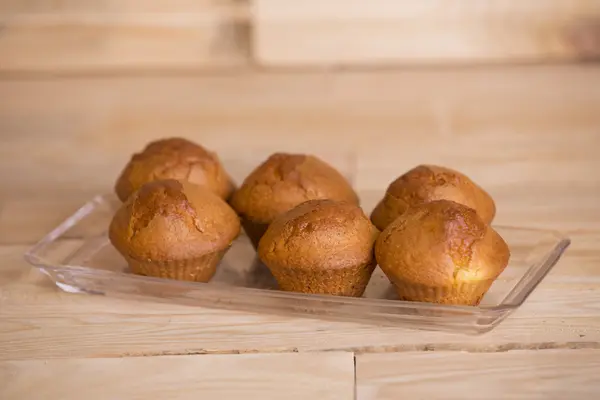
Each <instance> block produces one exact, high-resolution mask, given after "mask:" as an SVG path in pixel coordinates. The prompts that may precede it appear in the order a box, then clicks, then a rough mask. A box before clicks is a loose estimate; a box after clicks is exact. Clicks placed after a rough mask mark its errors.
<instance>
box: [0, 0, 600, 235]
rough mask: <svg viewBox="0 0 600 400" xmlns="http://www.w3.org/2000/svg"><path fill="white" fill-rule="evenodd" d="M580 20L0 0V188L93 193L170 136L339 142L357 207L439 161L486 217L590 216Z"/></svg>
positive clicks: (520, 10)
mask: <svg viewBox="0 0 600 400" xmlns="http://www.w3.org/2000/svg"><path fill="white" fill-rule="evenodd" d="M599 18H600V1H597V0H531V1H527V2H516V1H512V0H487V1H480V0H447V1H442V0H423V1H419V2H413V1H389V0H373V1H369V0H347V1H342V0H327V1H319V2H317V1H313V0H310V1H303V2H297V1H291V0H253V1H239V0H237V1H236V0H221V1H218V0H193V1H192V0H173V1H170V0H123V1H119V0H86V1H83V0H29V1H19V0H4V1H1V2H0V135H1V140H2V145H1V147H0V152H1V153H0V155H1V156H2V157H1V158H0V167H1V171H2V189H0V190H1V195H2V196H3V197H19V196H40V194H42V193H43V195H44V196H49V197H62V196H67V197H71V196H79V197H81V198H85V197H87V196H89V195H90V194H92V193H97V192H103V191H107V190H111V188H112V183H113V179H114V177H115V176H116V174H117V173H118V171H119V170H120V169H121V167H122V165H123V164H124V163H125V162H126V161H127V158H128V157H129V155H130V154H131V153H132V152H134V151H136V150H137V149H139V148H140V147H141V146H143V144H144V143H145V142H147V141H148V140H151V139H153V138H156V137H161V136H173V135H183V136H187V137H190V138H192V139H195V140H197V141H199V142H200V143H202V144H204V145H206V146H208V147H211V148H213V149H215V150H217V151H218V152H219V153H220V154H221V156H222V158H224V159H229V160H231V159H242V160H250V161H249V162H250V163H254V162H257V161H258V159H257V157H259V156H257V155H256V154H265V153H267V152H269V151H275V150H298V151H312V152H317V153H318V152H321V153H331V152H334V151H335V152H337V153H347V154H348V155H349V157H353V159H354V160H355V162H356V170H357V172H356V175H357V176H356V184H357V186H358V188H359V189H361V190H365V191H374V192H373V194H372V196H371V197H372V198H370V197H369V196H368V195H367V197H369V198H368V199H367V204H368V205H370V204H372V202H373V201H375V199H376V197H378V196H379V195H380V194H381V191H383V189H384V188H385V186H386V185H387V184H388V182H389V181H390V180H392V179H393V178H394V177H396V176H397V175H399V174H400V173H402V172H403V171H404V170H406V169H407V168H410V167H412V166H413V165H415V164H417V163H420V162H430V163H440V164H444V165H449V166H452V167H455V168H458V169H461V170H463V171H465V172H466V173H467V174H469V175H471V176H472V177H473V178H474V179H476V180H477V181H479V182H480V183H481V184H482V185H484V186H485V187H486V188H488V190H489V191H490V192H492V194H493V195H494V196H495V197H496V198H497V200H498V201H499V203H500V207H499V208H500V212H499V216H498V218H499V219H498V221H499V222H502V223H520V222H522V221H524V220H525V221H527V222H528V223H529V224H532V225H537V226H544V227H552V226H561V227H564V228H565V229H569V230H576V229H593V228H597V227H598V226H599V224H600V208H599V205H598V195H599V191H600V174H598V173H597V171H598V169H599V166H600V161H599V158H598V148H599V147H600V146H599V145H600V132H599V129H598V126H600V113H599V111H600V110H599V108H600V107H599V106H598V104H600V68H599V67H598V66H597V64H596V63H595V62H594V60H596V59H597V57H598V55H600V19H599ZM73 201H74V202H76V201H79V199H77V200H73ZM502 204H505V205H504V206H502Z"/></svg>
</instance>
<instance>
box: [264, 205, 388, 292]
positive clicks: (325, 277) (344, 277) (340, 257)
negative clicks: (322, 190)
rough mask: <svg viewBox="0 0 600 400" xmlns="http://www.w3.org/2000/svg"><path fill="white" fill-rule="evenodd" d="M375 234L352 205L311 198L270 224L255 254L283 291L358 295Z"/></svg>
mask: <svg viewBox="0 0 600 400" xmlns="http://www.w3.org/2000/svg"><path fill="white" fill-rule="evenodd" d="M378 234H379V231H378V230H377V228H375V227H374V226H373V224H371V222H370V221H369V218H368V217H367V216H366V215H365V214H364V212H363V211H362V210H361V209H360V208H359V207H358V206H357V205H356V204H354V203H348V202H337V201H333V200H310V201H307V202H304V203H302V204H300V205H299V206H297V207H295V208H293V209H292V210H290V211H288V212H286V213H284V214H282V215H281V216H280V217H278V218H276V219H275V220H274V221H273V222H272V223H271V225H270V226H269V228H268V229H267V231H266V233H265V234H264V236H263V237H262V239H261V240H260V244H259V246H258V255H259V257H260V259H261V260H262V261H263V262H264V263H265V265H267V266H268V267H269V269H270V270H271V272H272V273H273V275H274V276H275V278H276V279H277V281H278V282H279V285H280V287H281V289H283V290H289V291H296V292H304V293H321V294H335V295H346V296H361V295H362V293H363V292H364V290H365V288H366V285H367V283H368V281H369V279H370V277H371V274H372V273H373V270H374V269H375V257H374V254H373V245H374V243H375V240H376V238H377V236H378Z"/></svg>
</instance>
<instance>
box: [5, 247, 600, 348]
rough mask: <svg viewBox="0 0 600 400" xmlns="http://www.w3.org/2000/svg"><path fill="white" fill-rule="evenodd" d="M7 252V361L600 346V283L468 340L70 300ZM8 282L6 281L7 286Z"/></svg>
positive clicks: (539, 303) (530, 307)
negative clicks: (259, 353)
mask: <svg viewBox="0 0 600 400" xmlns="http://www.w3.org/2000/svg"><path fill="white" fill-rule="evenodd" d="M25 248H26V247H25V246H3V247H0V250H1V251H0V257H1V258H2V260H3V262H2V263H1V264H0V277H3V276H4V277H5V278H1V279H0V320H1V321H2V324H0V359H1V360H21V359H51V358H72V357H78V358H82V357H120V356H141V355H144V356H150V355H165V354H207V353H208V354H213V353H256V352H298V351H300V352H306V351H324V350H327V351H331V350H349V351H357V352H361V353H362V352H389V351H414V350H468V351H474V352H496V351H506V350H509V349H538V348H542V349H544V348H598V347H599V346H600V319H599V318H598V312H599V310H598V306H597V305H598V304H599V303H600V302H599V299H598V296H599V295H600V281H599V280H598V279H599V278H598V276H597V275H596V276H595V277H594V276H588V277H585V278H579V279H577V278H569V277H564V276H563V277H556V278H548V280H547V281H546V282H545V283H544V284H542V286H540V287H539V288H538V289H537V290H536V292H535V293H534V294H533V295H532V296H531V298H530V299H528V301H527V303H526V304H525V305H524V306H523V307H522V309H521V310H519V311H518V312H516V313H515V314H513V315H512V316H510V317H509V318H508V319H507V320H506V321H504V322H503V323H502V324H501V325H500V326H498V327H497V328H495V329H494V330H493V331H492V332H490V333H487V334H485V335H482V336H477V337H473V336H469V335H459V334H450V333H440V332H426V331H418V330H409V329H403V328H393V327H378V326H370V325H361V324H356V323H342V322H332V321H326V320H312V319H305V318H294V317H284V316H277V315H270V314H251V313H244V312H232V311H223V310H218V309H208V308H198V307H191V306H182V305H176V304H168V303H160V302H155V301H151V300H148V301H132V300H125V299H117V298H111V297H105V296H90V295H72V294H67V293H64V292H61V291H59V290H58V289H57V288H56V287H55V286H53V284H52V283H51V282H50V281H49V280H48V279H47V278H46V277H45V276H42V275H41V274H40V273H38V272H35V271H28V268H27V266H26V264H25V262H24V261H23V260H22V252H23V251H24V250H25ZM2 282H5V283H4V285H3V286H1V285H2Z"/></svg>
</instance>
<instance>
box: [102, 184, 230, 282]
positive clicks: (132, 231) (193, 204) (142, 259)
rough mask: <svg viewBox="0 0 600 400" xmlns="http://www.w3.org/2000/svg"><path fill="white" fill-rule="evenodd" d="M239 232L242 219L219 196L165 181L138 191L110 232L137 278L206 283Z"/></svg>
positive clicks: (196, 187) (112, 241) (119, 211)
mask: <svg viewBox="0 0 600 400" xmlns="http://www.w3.org/2000/svg"><path fill="white" fill-rule="evenodd" d="M239 232H240V221H239V218H238V216H237V215H236V214H235V212H234V211H233V210H232V209H231V207H229V205H227V203H225V201H224V200H222V199H221V198H220V197H219V196H217V195H216V194H214V193H213V192H211V191H210V190H208V189H207V188H205V187H202V186H198V185H194V184H191V183H189V182H185V181H176V180H173V179H167V180H158V181H153V182H149V183H147V184H145V185H143V186H142V187H141V188H140V189H139V190H138V191H137V192H134V193H133V194H132V195H131V196H130V197H129V198H128V199H127V200H126V201H125V203H123V205H122V206H121V207H120V208H119V210H118V211H117V212H116V214H115V216H114V217H113V220H112V222H111V224H110V227H109V232H108V233H109V238H110V241H111V243H112V244H113V245H114V247H115V248H116V249H117V251H119V253H121V254H122V255H123V257H125V259H126V260H127V263H128V264H129V267H130V269H131V271H132V272H134V273H136V274H139V275H147V276H155V277H160V278H169V279H178V280H184V281H196V282H208V281H209V280H210V279H211V278H212V276H213V275H214V273H215V271H216V267H217V264H218V263H219V261H220V260H221V259H222V258H223V255H224V254H225V252H226V251H227V250H228V249H229V247H230V246H231V243H232V241H233V240H234V239H235V238H236V237H237V236H238V235H239Z"/></svg>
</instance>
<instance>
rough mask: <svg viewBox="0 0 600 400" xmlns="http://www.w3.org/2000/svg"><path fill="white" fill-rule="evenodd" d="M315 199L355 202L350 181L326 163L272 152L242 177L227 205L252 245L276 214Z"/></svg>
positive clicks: (308, 157)
mask: <svg viewBox="0 0 600 400" xmlns="http://www.w3.org/2000/svg"><path fill="white" fill-rule="evenodd" d="M317 199H331V200H338V201H348V202H351V203H354V204H358V196H357V195H356V193H355V192H354V190H353V189H352V187H351V186H350V183H349V182H348V181H347V180H346V179H345V178H344V177H343V176H342V174H340V173H339V172H338V171H337V170H336V169H335V168H333V167H331V166H330V165H329V164H327V163H325V162H324V161H322V160H320V159H319V158H317V157H314V156H310V155H301V154H285V153H276V154H273V155H271V156H270V157H269V158H268V159H267V160H266V161H265V162H263V163H262V164H261V165H259V166H258V167H257V168H256V169H255V170H254V171H253V172H252V173H251V174H250V175H249V176H248V177H247V178H246V179H245V181H244V183H243V184H242V186H241V187H240V188H239V189H238V190H237V191H236V192H235V193H234V194H233V197H232V199H231V204H232V206H233V208H234V209H235V210H236V212H237V213H238V214H239V215H240V216H241V217H242V225H243V226H244V230H245V231H246V234H247V235H248V236H249V237H250V240H251V241H252V244H253V245H254V247H255V248H256V247H258V242H259V240H260V238H261V237H262V235H263V234H264V233H265V231H266V230H267V227H268V226H269V224H270V223H271V222H272V221H273V220H274V219H275V218H276V217H277V216H279V215H281V214H283V213H284V212H286V211H289V210H290V209H292V208H294V207H295V206H297V205H298V204H301V203H303V202H305V201H307V200H317Z"/></svg>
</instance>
